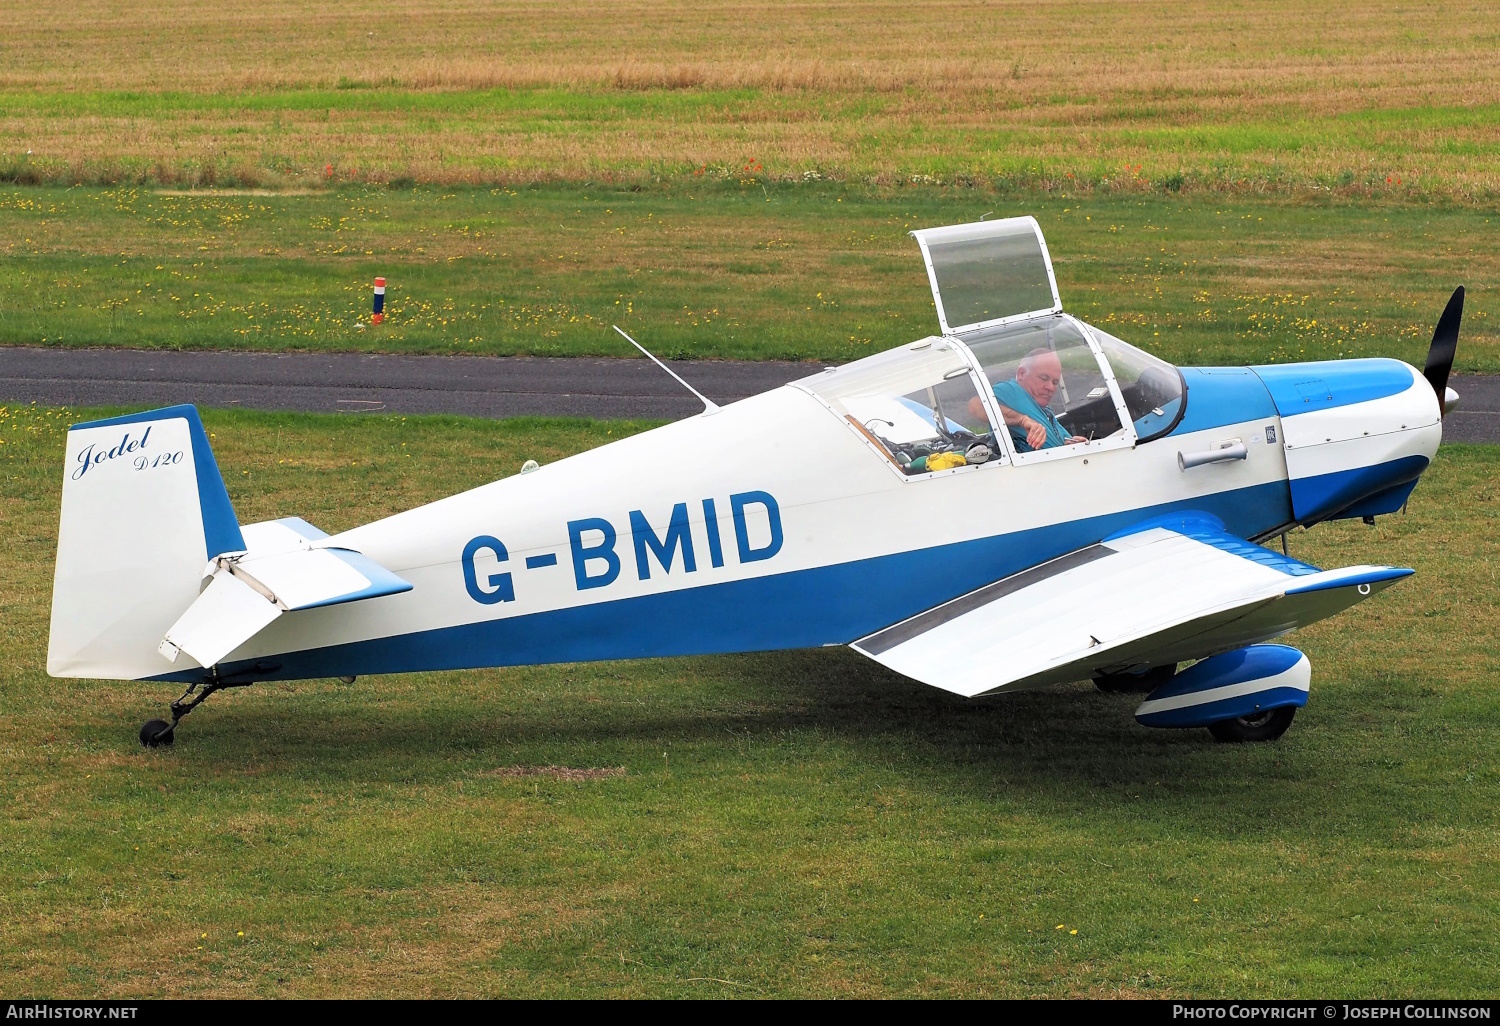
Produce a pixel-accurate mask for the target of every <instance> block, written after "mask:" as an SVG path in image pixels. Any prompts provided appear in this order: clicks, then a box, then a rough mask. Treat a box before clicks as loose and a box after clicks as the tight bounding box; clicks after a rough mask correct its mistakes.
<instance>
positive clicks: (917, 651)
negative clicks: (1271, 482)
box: [853, 515, 1411, 696]
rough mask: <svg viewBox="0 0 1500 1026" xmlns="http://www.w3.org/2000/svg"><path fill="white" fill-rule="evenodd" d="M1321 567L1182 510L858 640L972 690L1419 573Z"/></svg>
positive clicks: (1255, 632)
mask: <svg viewBox="0 0 1500 1026" xmlns="http://www.w3.org/2000/svg"><path fill="white" fill-rule="evenodd" d="M1410 573H1411V571H1409V570H1401V569H1397V568H1393V567H1346V568H1343V569H1340V570H1331V571H1319V570H1318V569H1317V568H1316V567H1313V566H1309V565H1308V564H1306V563H1301V562H1299V561H1296V560H1289V559H1286V557H1283V556H1280V555H1277V554H1276V553H1272V552H1270V551H1269V550H1268V549H1264V548H1261V547H1260V546H1258V545H1252V544H1250V543H1249V542H1246V541H1244V540H1243V539H1239V538H1235V537H1234V536H1232V535H1229V534H1228V533H1227V532H1226V531H1224V529H1223V526H1222V524H1220V523H1219V522H1218V521H1217V520H1216V519H1213V518H1209V517H1206V516H1201V515H1200V516H1191V517H1181V516H1179V517H1177V518H1173V519H1172V520H1169V521H1167V522H1152V523H1148V524H1143V525H1141V526H1140V528H1138V529H1135V530H1132V531H1129V532H1125V533H1123V534H1121V535H1117V536H1114V537H1111V538H1107V539H1105V540H1104V541H1103V542H1101V543H1099V544H1098V545H1091V546H1088V547H1086V548H1083V549H1079V550H1077V551H1075V552H1072V553H1068V554H1067V555H1065V556H1062V557H1059V558H1058V559H1055V560H1052V561H1051V562H1049V563H1043V564H1041V565H1040V566H1037V567H1033V568H1031V569H1029V570H1026V571H1023V572H1022V573H1020V574H1016V575H1014V576H1012V577H1008V578H1005V579H1002V580H1000V581H996V582H994V583H993V584H990V585H986V586H985V587H983V588H980V589H978V590H977V591H974V592H971V593H970V594H968V595H964V596H962V597H960V598H957V599H954V600H953V601H951V602H948V603H945V604H944V605H941V606H938V607H936V608H934V609H931V610H928V611H927V612H925V613H921V614H919V615H918V616H915V617H912V618H910V619H909V620H905V621H902V622H901V623H898V624H894V625H892V626H891V627H887V628H885V629H884V630H881V631H877V632H875V633H874V634H871V635H869V636H867V637H865V638H861V639H860V640H858V641H856V642H855V643H854V645H853V647H854V648H855V650H856V651H859V652H860V653H862V654H864V655H866V656H869V657H870V658H871V659H874V660H875V661H876V662H879V663H881V664H882V665H885V666H887V667H889V668H891V669H893V670H895V671H896V672H898V673H902V674H904V675H906V676H908V677H912V678H913V679H916V680H919V681H922V682H923V683H926V684H931V685H933V686H935V687H939V688H943V689H944V690H947V691H952V692H954V693H956V694H960V695H965V696H973V695H979V694H984V693H987V692H991V691H997V690H1002V689H1019V688H1023V687H1035V686H1039V685H1041V684H1047V683H1055V682H1060V681H1067V680H1077V679H1079V678H1081V677H1088V676H1093V675H1095V674H1097V673H1101V672H1109V671H1112V670H1119V669H1126V668H1130V667H1133V666H1150V665H1161V664H1163V663H1166V662H1180V661H1183V660H1186V659H1194V658H1201V657H1204V656H1208V655H1212V654H1215V653H1216V652H1221V651H1228V650H1229V649H1232V648H1238V647H1241V646H1242V645H1246V644H1253V643H1255V642H1258V641H1265V640H1268V639H1270V638H1273V637H1277V636H1279V635H1281V634H1285V633H1286V632H1287V631H1290V630H1293V629H1295V628H1296V627H1300V626H1303V625H1305V624H1308V623H1312V622H1314V621H1316V620H1320V619H1322V618H1324V617H1326V616H1331V615H1333V614H1334V613H1336V612H1338V611H1340V610H1342V609H1344V608H1347V607H1348V606H1349V605H1352V604H1354V603H1355V602H1358V601H1360V600H1361V599H1363V598H1365V597H1367V596H1368V595H1370V594H1372V593H1373V592H1374V591H1376V590H1378V589H1379V588H1382V587H1385V586H1387V585H1389V584H1391V583H1394V581H1395V580H1398V579H1400V578H1401V577H1403V576H1406V575H1408V574H1410Z"/></svg>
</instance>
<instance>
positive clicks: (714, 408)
mask: <svg viewBox="0 0 1500 1026" xmlns="http://www.w3.org/2000/svg"><path fill="white" fill-rule="evenodd" d="M610 327H611V328H614V329H615V330H616V331H618V332H620V335H621V337H623V338H624V339H625V341H626V342H629V343H630V344H631V345H633V346H635V347H636V348H637V349H639V350H640V351H641V352H643V353H645V354H646V355H647V356H650V357H651V362H652V363H654V364H656V365H657V366H658V367H660V368H661V369H662V370H664V371H666V372H667V373H668V374H671V375H672V378H673V380H675V381H676V382H677V383H678V384H679V385H681V386H682V387H683V388H685V389H687V390H688V391H689V392H691V393H693V394H694V395H695V396H697V397H698V398H699V399H700V400H701V401H702V402H703V413H702V414H701V416H704V417H707V416H709V415H710V414H714V413H718V412H719V410H720V409H721V407H720V406H719V404H718V403H715V402H714V401H713V400H712V399H710V398H709V397H708V396H706V395H704V394H703V393H702V392H700V391H698V390H697V389H696V388H694V387H693V386H692V385H689V384H688V383H687V382H686V381H683V380H682V378H681V377H679V376H678V375H677V373H676V372H675V371H673V370H672V368H671V367H668V366H667V365H666V364H664V363H662V362H661V361H660V360H658V359H657V358H656V357H654V356H651V352H650V350H648V349H647V348H646V347H645V346H643V345H641V344H640V343H639V342H637V341H636V340H635V339H633V338H631V337H630V336H629V335H626V334H625V332H624V331H623V330H621V328H620V326H619V325H618V324H611V325H610Z"/></svg>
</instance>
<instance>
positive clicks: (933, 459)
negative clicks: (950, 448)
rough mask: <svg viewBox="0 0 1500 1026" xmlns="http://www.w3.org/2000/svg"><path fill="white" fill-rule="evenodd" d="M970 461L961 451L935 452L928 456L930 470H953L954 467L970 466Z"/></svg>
mask: <svg viewBox="0 0 1500 1026" xmlns="http://www.w3.org/2000/svg"><path fill="white" fill-rule="evenodd" d="M968 463H969V461H968V460H966V459H964V454H963V453H961V452H935V453H933V454H932V455H931V456H929V457H927V469H928V470H952V469H953V468H954V467H964V466H968Z"/></svg>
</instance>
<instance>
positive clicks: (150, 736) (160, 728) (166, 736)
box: [141, 720, 176, 748]
mask: <svg viewBox="0 0 1500 1026" xmlns="http://www.w3.org/2000/svg"><path fill="white" fill-rule="evenodd" d="M172 735H173V725H172V724H170V723H168V722H167V721H166V720H147V721H146V722H145V723H143V724H141V744H143V745H145V746H146V747H147V748H158V747H160V746H161V745H169V744H171V743H172V742H173V741H174V740H176V738H174V737H173V736H172Z"/></svg>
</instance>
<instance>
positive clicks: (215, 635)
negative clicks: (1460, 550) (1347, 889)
mask: <svg viewBox="0 0 1500 1026" xmlns="http://www.w3.org/2000/svg"><path fill="white" fill-rule="evenodd" d="M913 234H914V235H915V236H916V239H917V242H918V244H919V245H920V247H921V252H922V256H923V259H924V261H925V263H926V267H927V272H928V276H929V279H930V282H931V285H932V295H933V300H934V302H935V304H936V307H937V315H938V321H939V324H940V326H941V333H940V334H937V335H933V336H930V337H928V338H923V339H920V340H918V341H915V342H912V343H910V344H908V345H903V346H901V347H899V348H896V349H893V350H890V351H887V352H883V353H879V354H876V355H874V356H870V357H868V358H866V359H862V360H858V361H855V362H853V363H850V364H847V365H845V366H842V367H837V368H834V367H830V368H826V369H824V370H822V371H821V372H819V373H816V374H813V375H811V376H809V377H807V378H804V379H802V380H800V381H795V382H793V383H791V384H789V385H785V386H783V387H781V388H777V389H773V390H771V391H769V392H766V393H763V394H761V395H757V396H754V397H752V398H749V399H745V400H743V401H740V402H736V403H733V404H730V405H727V406H724V407H722V408H721V407H718V406H716V405H714V404H713V403H711V402H709V401H708V400H706V399H704V400H703V401H704V406H705V409H704V411H703V412H702V414H700V415H697V416H693V417H690V418H688V419H686V420H682V421H679V422H677V423H673V424H669V425H667V426H665V427H660V428H657V429H655V430H652V431H648V432H645V433H643V434H639V435H635V436H633V437H629V438H625V439H622V440H620V441H617V442H613V443H611V444H609V445H605V446H603V447H601V448H598V449H594V450H591V451H589V452H584V453H580V454H579V455H576V456H572V457H569V458H567V459H564V460H560V461H558V462H557V463H554V464H550V465H548V466H543V467H537V466H535V464H534V463H529V462H528V464H527V466H526V467H525V468H523V469H522V472H521V473H519V474H517V475H515V476H513V477H509V478H506V479H504V480H501V481H496V482H494V483H493V484H487V485H484V486H483V487H480V488H475V489H473V490H471V491H467V492H464V493H462V494H459V495H455V496H452V497H451V498H447V499H443V500H441V501H438V502H434V503H431V504H429V505H426V506H422V507H420V508H417V509H413V510H410V511H409V512H405V513H400V514H397V515H395V516H391V517H387V518H385V519H383V520H379V521H376V522H374V523H371V524H367V525H365V526H363V527H356V528H354V529H353V530H349V531H345V532H343V533H341V534H338V535H333V536H329V535H327V534H325V533H324V532H323V531H320V530H318V528H316V527H314V526H313V525H312V524H309V523H307V522H306V521H304V520H301V519H298V518H296V517H288V518H285V519H281V520H274V521H268V522H265V523H258V524H241V523H240V522H239V520H238V519H237V518H236V516H235V513H234V509H233V508H232V506H231V503H230V499H229V494H228V492H227V491H226V489H225V486H224V482H223V479H222V478H221V477H220V474H219V471H218V468H217V466H216V464H215V462H214V457H213V453H212V452H211V451H210V449H209V444H208V437H207V435H206V434H205V432H204V430H203V426H202V424H201V422H200V420H199V418H198V414H197V411H196V410H195V409H194V408H193V407H191V406H175V407H170V408H168V409H162V410H154V411H151V412H148V413H139V414H134V415H131V416H125V417H117V418H113V419H110V420H102V421H94V422H92V423H86V424H77V425H74V426H73V427H72V429H71V430H70V431H69V433H68V441H67V450H66V457H65V459H66V465H65V470H64V479H63V498H62V513H61V523H60V526H59V532H58V552H57V567H56V579H55V583H54V586H53V597H52V622H51V637H50V644H49V648H48V654H47V669H48V672H49V673H50V674H52V675H54V676H60V677H89V678H111V679H120V680H160V681H173V682H178V683H180V684H185V685H186V690H185V691H184V692H183V694H182V696H181V697H180V698H179V699H178V700H177V701H175V702H174V703H172V706H171V720H170V722H168V721H166V720H160V719H156V720H152V721H150V722H148V723H146V724H145V726H143V727H142V728H141V741H142V743H144V744H146V745H148V746H155V745H161V744H170V743H171V742H172V740H173V738H174V731H175V728H176V726H177V723H178V721H179V720H180V719H181V718H182V717H183V716H184V715H185V714H186V713H188V712H189V711H191V710H192V709H193V708H195V707H196V706H197V705H198V704H199V703H201V702H202V701H203V700H204V699H205V698H206V697H207V696H208V695H210V694H212V693H214V692H215V691H218V690H221V689H224V688H233V687H241V686H244V685H247V684H251V683H254V682H256V681H267V680H290V679H300V678H312V677H343V678H352V677H354V676H355V675H364V674H378V673H403V672H410V671H417V670H453V669H462V668H470V667H489V666H508V665H518V664H531V663H550V662H572V661H582V660H596V659H629V658H642V657H657V656H678V655H690V654H703V653H725V652H745V651H756V650H768V649H790V648H804V647H810V646H826V645H847V646H850V647H852V648H853V649H854V650H855V651H856V652H859V653H861V654H863V655H865V656H867V657H869V658H870V659H873V660H875V661H876V662H878V663H881V664H883V665H885V666H887V667H889V668H891V669H893V670H895V671H897V672H899V673H901V674H904V675H906V676H908V677H911V678H914V679H915V680H918V681H921V682H923V683H926V684H929V685H932V686H934V687H938V688H942V689H944V690H946V691H950V692H953V693H955V694H958V695H963V696H968V697H973V696H978V695H993V694H997V693H1000V692H1008V691H1016V690H1020V689H1023V688H1034V687H1039V686H1042V685H1047V684H1054V683H1060V682H1066V681H1074V680H1083V679H1088V678H1092V679H1093V680H1094V681H1095V682H1096V683H1097V684H1098V685H1099V686H1100V687H1101V688H1104V689H1106V690H1132V691H1140V692H1149V693H1148V694H1146V697H1145V699H1144V701H1143V702H1142V703H1141V705H1140V707H1139V709H1138V710H1137V711H1136V717H1137V719H1138V720H1139V721H1140V722H1141V723H1143V724H1146V725H1148V726H1156V727H1198V726H1203V727H1207V728H1208V729H1209V730H1210V731H1212V732H1213V734H1214V735H1215V736H1216V737H1218V738H1220V739H1222V740H1228V741H1251V740H1270V739H1274V738H1277V737H1279V736H1280V735H1281V734H1282V733H1283V732H1284V731H1285V730H1286V728H1287V727H1288V725H1289V724H1290V723H1291V721H1292V717H1293V716H1294V715H1295V713H1296V710H1297V709H1298V708H1299V707H1301V706H1303V705H1304V704H1306V702H1307V696H1308V685H1309V681H1310V677H1311V670H1310V667H1309V664H1308V660H1307V657H1306V656H1304V655H1303V654H1302V653H1300V652H1298V651H1297V650H1296V649H1293V648H1288V647H1286V646H1284V645H1279V644H1268V642H1271V641H1272V640H1273V639H1276V638H1279V637H1281V636H1282V635H1284V634H1286V633H1288V632H1289V631H1292V630H1294V629H1296V628H1297V627H1301V626H1303V625H1305V624H1309V623H1312V622H1314V621H1317V620H1321V619H1323V618H1324V617H1327V616H1331V615H1333V614H1334V613H1337V612H1339V611H1341V610H1343V609H1345V608H1347V607H1349V606H1351V605H1353V604H1355V603H1357V602H1359V601H1360V600H1362V599H1364V598H1366V597H1368V596H1370V595H1373V594H1374V593H1376V592H1378V591H1380V590H1382V589H1384V588H1386V587H1388V586H1389V585H1391V584H1394V583H1395V582H1396V581H1398V580H1400V579H1402V578H1404V577H1406V576H1408V575H1410V574H1411V573H1412V572H1413V571H1411V570H1409V569H1402V568H1398V567H1389V566H1351V567H1343V568H1341V569H1335V570H1320V569H1318V568H1317V567H1314V566H1310V565H1308V564H1307V563H1304V562H1301V561H1299V560H1297V559H1294V558H1290V557H1289V556H1287V555H1286V554H1285V535H1286V532H1288V531H1289V530H1291V529H1292V528H1294V527H1298V526H1304V527H1305V526H1309V525H1312V524H1316V523H1320V522H1322V521H1326V520H1334V519H1340V518H1350V517H1357V518H1363V519H1364V520H1366V521H1367V522H1368V521H1372V520H1373V518H1374V517H1376V516H1379V515H1382V514H1387V513H1393V512H1396V511H1397V510H1399V509H1401V508H1402V506H1403V505H1404V504H1405V503H1406V501H1407V497H1408V496H1409V495H1410V494H1411V492H1412V489H1413V488H1414V487H1415V486H1416V484H1417V480H1418V479H1419V478H1420V476H1421V474H1422V472H1423V471H1424V470H1425V469H1426V468H1427V466H1428V464H1429V463H1430V461H1431V460H1432V458H1433V456H1434V454H1435V453H1436V452H1437V449H1438V443H1439V441H1440V440H1441V438H1442V417H1443V414H1444V412H1445V411H1446V410H1447V409H1451V408H1452V407H1453V405H1454V404H1456V402H1457V399H1458V397H1457V395H1456V394H1454V393H1453V391H1452V390H1451V389H1449V388H1448V387H1447V380H1448V373H1449V369H1450V368H1451V366H1452V363H1453V354H1454V349H1455V346H1456V344H1457V339H1458V329H1459V321H1460V319H1461V316H1462V310H1463V289H1462V287H1460V288H1459V289H1458V290H1457V291H1456V292H1455V293H1454V294H1453V298H1452V299H1451V300H1450V301H1449V303H1448V306H1447V309H1446V310H1445V311H1444V313H1443V315H1442V318H1441V319H1440V321H1439V322H1438V326H1437V330H1436V333H1435V334H1434V337H1433V344H1432V349H1431V351H1430V353H1429V355H1428V360H1427V366H1426V369H1425V371H1420V372H1419V371H1417V370H1416V369H1415V368H1413V367H1411V366H1409V365H1407V364H1405V363H1402V362H1400V361H1397V360H1386V359H1359V360H1343V361H1336V362H1319V363H1300V364H1291V365H1285V366H1266V367H1184V368H1177V367H1173V366H1171V365H1170V364H1167V363H1165V362H1163V361H1162V360H1159V359H1157V358H1156V357H1154V356H1152V355H1150V354H1148V353H1146V352H1143V351H1142V350H1140V349H1137V348H1135V347H1133V346H1131V345H1128V344H1127V343H1125V342H1123V341H1121V340H1120V339H1118V338H1116V337H1114V336H1113V335H1111V334H1109V333H1108V332H1105V331H1103V330H1101V329H1100V328H1098V327H1095V326H1093V325H1090V324H1086V323H1084V322H1083V321H1081V320H1079V319H1078V318H1076V317H1073V316H1070V315H1068V314H1066V313H1064V312H1063V307H1062V302H1061V299H1060V298H1059V296H1058V292H1057V284H1056V278H1055V277H1054V274H1053V270H1052V262H1051V258H1050V256H1049V254H1048V251H1047V246H1046V243H1045V240H1044V239H1043V237H1042V232H1041V229H1040V227H1039V226H1038V225H1037V223H1036V221H1035V220H1034V219H1032V218H1030V217H1019V218H1010V219H1006V220H998V221H985V222H980V223H977V224H967V225H956V226H951V227H944V228H932V229H926V230H922V231H917V232H914V233H913ZM622 334H623V332H622ZM674 376H675V375H674ZM679 380H680V379H679ZM695 394H696V393H695ZM699 398H702V397H701V396H700V397H699ZM1277 536H1281V538H1282V542H1283V544H1282V551H1280V552H1277V551H1273V550H1272V549H1270V548H1267V547H1264V546H1262V545H1261V544H1258V543H1259V542H1263V541H1268V540H1271V539H1275V538H1276V537H1277ZM1179 668H1180V669H1179Z"/></svg>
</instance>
